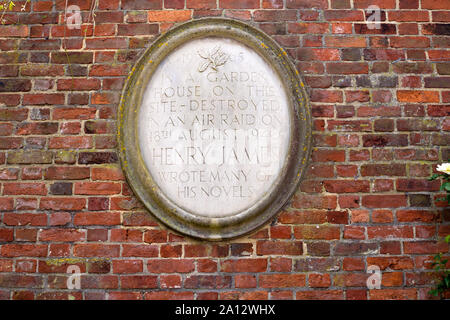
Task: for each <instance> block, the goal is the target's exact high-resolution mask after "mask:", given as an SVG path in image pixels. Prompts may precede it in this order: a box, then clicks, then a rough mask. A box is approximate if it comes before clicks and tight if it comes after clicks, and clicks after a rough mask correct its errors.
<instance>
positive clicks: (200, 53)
mask: <svg viewBox="0 0 450 320" xmlns="http://www.w3.org/2000/svg"><path fill="white" fill-rule="evenodd" d="M197 53H198V55H199V56H200V57H202V58H203V59H208V54H206V53H205V52H204V51H200V50H198V51H197Z"/></svg>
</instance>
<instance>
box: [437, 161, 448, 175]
mask: <svg viewBox="0 0 450 320" xmlns="http://www.w3.org/2000/svg"><path fill="white" fill-rule="evenodd" d="M436 170H437V171H440V172H443V173H446V174H450V163H443V164H440V165H438V166H437V168H436Z"/></svg>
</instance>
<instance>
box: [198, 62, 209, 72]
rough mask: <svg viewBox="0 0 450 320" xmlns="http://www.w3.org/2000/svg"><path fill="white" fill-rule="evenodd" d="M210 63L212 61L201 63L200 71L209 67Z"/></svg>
mask: <svg viewBox="0 0 450 320" xmlns="http://www.w3.org/2000/svg"><path fill="white" fill-rule="evenodd" d="M210 63H211V62H210V61H206V62H202V63H200V66H199V67H198V71H199V72H203V71H205V70H206V69H208V66H209V64H210Z"/></svg>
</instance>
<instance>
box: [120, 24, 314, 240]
mask: <svg viewBox="0 0 450 320" xmlns="http://www.w3.org/2000/svg"><path fill="white" fill-rule="evenodd" d="M310 130H311V128H310V113H309V106H308V103H307V97H306V94H305V90H304V87H303V83H302V82H301V80H300V78H299V75H298V72H297V71H296V69H295V68H294V67H293V66H292V64H291V62H290V61H289V59H288V57H287V54H286V52H285V51H284V50H283V49H281V48H280V47H279V46H278V45H277V44H276V43H275V42H274V41H273V40H272V39H271V38H270V37H269V36H267V35H266V34H264V33H263V32H261V31H259V30H257V29H255V28H253V27H251V26H249V25H247V24H245V23H242V22H239V21H235V20H230V19H222V18H213V19H212V18H208V19H200V20H195V21H192V22H188V23H184V24H182V25H180V26H178V27H176V28H174V29H172V30H170V31H169V32H167V33H166V34H164V35H163V36H161V37H160V38H159V39H158V40H156V41H155V42H154V43H153V44H152V46H151V47H150V48H149V49H147V51H146V52H145V54H144V55H143V57H142V58H141V59H140V60H139V62H138V63H137V64H136V66H135V68H134V69H133V71H132V73H131V74H130V77H129V78H128V81H127V84H126V86H125V89H124V92H123V94H122V101H121V104H120V113H119V130H118V137H119V146H120V158H121V163H122V166H123V168H124V170H125V173H126V176H127V180H128V182H129V184H130V185H131V187H132V189H133V191H134V192H135V194H136V195H137V196H138V197H139V198H140V199H141V200H142V202H143V203H144V204H145V206H146V207H147V208H148V209H149V210H150V212H151V213H153V215H154V216H156V217H157V218H158V219H159V220H160V221H162V222H163V223H165V224H166V225H168V226H169V227H171V228H173V229H175V230H177V231H179V232H181V233H183V234H186V235H189V236H192V237H196V238H202V239H209V240H222V239H228V238H233V237H237V236H239V235H242V234H245V233H248V232H250V231H252V230H254V229H256V228H258V227H259V226H261V225H263V224H264V223H266V222H267V221H268V220H269V219H270V218H272V217H273V216H274V215H275V214H276V213H277V212H278V211H279V210H280V209H281V208H282V206H283V205H284V204H285V203H286V201H287V200H288V199H289V198H290V197H291V196H292V194H293V193H294V192H295V190H296V188H297V186H298V184H299V182H300V179H301V176H302V173H303V171H304V169H305V166H306V161H307V158H308V156H309V151H310V139H311V134H310Z"/></svg>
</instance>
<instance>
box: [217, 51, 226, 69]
mask: <svg viewBox="0 0 450 320" xmlns="http://www.w3.org/2000/svg"><path fill="white" fill-rule="evenodd" d="M227 60H228V55H226V54H224V53H222V54H221V55H219V56H218V57H217V59H216V61H215V65H216V67H218V66H221V65H224V64H225V62H227Z"/></svg>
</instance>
